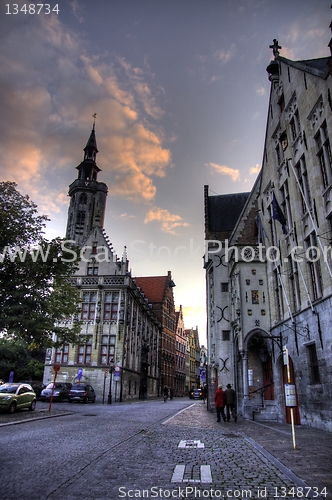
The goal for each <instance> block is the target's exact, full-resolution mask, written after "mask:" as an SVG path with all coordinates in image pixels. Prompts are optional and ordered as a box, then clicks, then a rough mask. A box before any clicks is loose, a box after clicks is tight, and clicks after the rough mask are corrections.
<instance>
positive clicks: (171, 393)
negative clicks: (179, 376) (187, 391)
mask: <svg viewBox="0 0 332 500" xmlns="http://www.w3.org/2000/svg"><path fill="white" fill-rule="evenodd" d="M173 397H174V389H173V387H171V388H170V391H169V399H173Z"/></svg>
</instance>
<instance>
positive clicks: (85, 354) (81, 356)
mask: <svg viewBox="0 0 332 500" xmlns="http://www.w3.org/2000/svg"><path fill="white" fill-rule="evenodd" d="M91 354H92V345H91V338H90V339H89V340H88V342H87V343H86V344H79V345H78V347H77V362H78V363H79V364H80V365H89V364H90V363H91Z"/></svg>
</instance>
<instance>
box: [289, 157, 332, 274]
mask: <svg viewBox="0 0 332 500" xmlns="http://www.w3.org/2000/svg"><path fill="white" fill-rule="evenodd" d="M287 162H289V163H290V165H291V168H292V171H293V174H294V177H295V180H296V182H297V183H298V186H299V189H300V192H301V195H302V198H303V201H304V203H305V206H306V209H307V212H308V215H309V217H310V220H311V223H312V226H313V228H314V230H315V232H316V237H317V240H318V243H319V246H320V249H321V251H322V253H323V255H324V248H323V244H322V242H321V240H320V236H319V234H318V228H317V226H316V224H315V221H314V218H313V216H312V214H311V210H310V207H309V205H308V202H307V200H306V197H305V195H304V192H303V189H302V186H301V184H300V181H299V179H298V177H297V173H296V171H295V168H294V165H293V162H292V159H291V158H288V159H287ZM324 262H325V264H326V266H327V268H328V271H329V273H330V276H331V277H332V270H331V268H330V265H329V263H328V260H327V258H326V259H324Z"/></svg>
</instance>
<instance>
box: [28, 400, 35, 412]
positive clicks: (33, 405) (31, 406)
mask: <svg viewBox="0 0 332 500" xmlns="http://www.w3.org/2000/svg"><path fill="white" fill-rule="evenodd" d="M35 408H36V401H35V400H33V401H32V402H31V405H30V406H29V410H30V411H34V409H35Z"/></svg>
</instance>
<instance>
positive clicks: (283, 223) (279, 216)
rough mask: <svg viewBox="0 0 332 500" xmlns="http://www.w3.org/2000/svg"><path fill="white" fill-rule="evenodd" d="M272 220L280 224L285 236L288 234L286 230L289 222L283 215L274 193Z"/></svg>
mask: <svg viewBox="0 0 332 500" xmlns="http://www.w3.org/2000/svg"><path fill="white" fill-rule="evenodd" d="M272 218H273V219H274V220H277V221H278V222H280V224H281V227H282V232H283V233H284V234H287V229H286V226H287V221H286V218H285V216H284V214H283V213H282V210H281V208H280V206H279V205H278V202H277V200H276V197H275V194H274V192H273V193H272Z"/></svg>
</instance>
